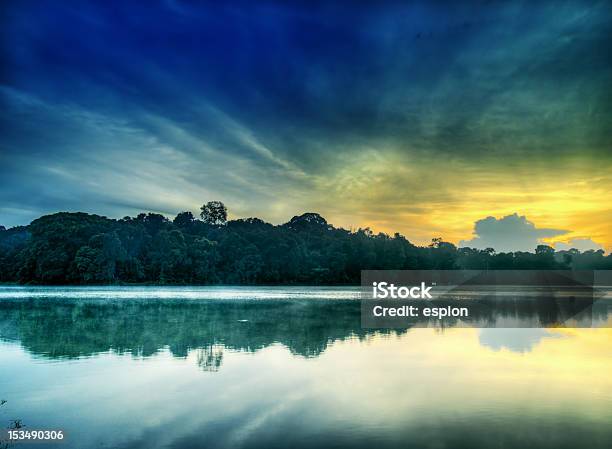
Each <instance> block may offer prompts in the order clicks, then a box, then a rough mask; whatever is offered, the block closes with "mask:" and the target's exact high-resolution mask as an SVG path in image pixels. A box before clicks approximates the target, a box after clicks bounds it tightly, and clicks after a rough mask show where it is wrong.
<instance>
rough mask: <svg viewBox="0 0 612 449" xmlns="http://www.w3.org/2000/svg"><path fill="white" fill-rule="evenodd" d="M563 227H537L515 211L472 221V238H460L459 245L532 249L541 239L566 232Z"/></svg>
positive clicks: (520, 249)
mask: <svg viewBox="0 0 612 449" xmlns="http://www.w3.org/2000/svg"><path fill="white" fill-rule="evenodd" d="M568 232H569V231H566V230H563V229H549V228H542V229H538V228H537V227H536V226H535V225H534V224H533V223H532V222H531V221H529V220H527V217H525V216H519V215H518V214H517V213H514V214H512V215H507V216H505V217H503V218H499V219H497V218H495V217H487V218H483V219H482V220H478V221H477V222H476V223H474V238H473V239H472V240H467V241H465V240H462V241H461V242H459V246H461V247H466V246H467V247H470V248H479V249H485V248H494V249H495V250H496V251H500V252H501V251H505V252H508V251H534V250H535V248H536V246H538V245H540V244H542V239H544V238H550V237H556V236H558V235H563V234H567V233H568Z"/></svg>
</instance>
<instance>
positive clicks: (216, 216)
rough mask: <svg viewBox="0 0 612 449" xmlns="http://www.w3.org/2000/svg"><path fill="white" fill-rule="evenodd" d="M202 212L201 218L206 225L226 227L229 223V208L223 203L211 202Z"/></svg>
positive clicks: (202, 208) (204, 206) (203, 207)
mask: <svg viewBox="0 0 612 449" xmlns="http://www.w3.org/2000/svg"><path fill="white" fill-rule="evenodd" d="M200 210H201V212H200V217H202V221H203V222H204V223H206V224H210V225H224V224H225V223H226V222H227V208H226V207H225V204H223V203H222V202H221V201H209V202H208V203H206V204H204V205H203V206H202V207H201V208H200Z"/></svg>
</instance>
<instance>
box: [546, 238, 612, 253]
mask: <svg viewBox="0 0 612 449" xmlns="http://www.w3.org/2000/svg"><path fill="white" fill-rule="evenodd" d="M554 246H555V249H556V250H557V251H562V250H568V249H572V248H575V249H577V250H579V251H588V250H590V249H592V250H595V251H597V250H599V249H604V247H603V246H602V245H600V244H599V243H597V242H595V241H593V240H591V239H589V238H577V239H571V240H569V241H568V242H556V243H555V245H554Z"/></svg>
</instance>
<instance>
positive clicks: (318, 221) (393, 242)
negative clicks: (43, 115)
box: [0, 201, 612, 284]
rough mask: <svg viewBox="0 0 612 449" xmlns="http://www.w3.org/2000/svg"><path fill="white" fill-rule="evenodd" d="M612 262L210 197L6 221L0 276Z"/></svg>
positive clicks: (246, 280) (77, 279)
mask: <svg viewBox="0 0 612 449" xmlns="http://www.w3.org/2000/svg"><path fill="white" fill-rule="evenodd" d="M369 269H371V270H374V269H376V270H390V269H437V270H450V269H491V270H493V269H496V270H499V269H599V270H604V269H612V256H611V255H607V256H605V255H604V252H603V251H601V250H599V251H592V250H591V251H585V252H580V251H578V250H576V249H572V250H568V251H555V250H554V249H553V248H552V247H550V246H547V245H539V246H538V247H537V248H535V252H533V253H531V252H500V253H498V252H496V251H495V250H494V249H492V248H488V249H485V250H481V249H475V248H457V247H456V246H455V245H453V244H452V243H449V242H445V241H443V240H442V239H440V238H436V239H433V240H432V242H431V244H430V245H428V246H416V245H414V244H412V243H411V242H409V241H408V240H407V239H406V238H405V237H404V236H402V235H401V234H399V233H396V234H394V235H393V236H390V235H387V234H384V233H378V234H375V233H373V232H372V231H371V230H370V229H368V228H366V229H359V230H357V231H349V230H346V229H342V228H336V227H334V226H333V225H331V224H329V223H328V222H327V221H326V220H325V219H324V218H323V217H321V216H320V215H319V214H316V213H305V214H303V215H299V216H295V217H293V218H292V219H291V220H289V222H287V223H284V224H282V225H272V224H270V223H266V222H264V221H262V220H260V219H258V218H245V219H237V220H229V221H228V220H227V209H226V208H225V206H224V205H223V203H221V202H218V201H211V202H209V203H207V204H205V205H203V206H202V208H201V213H200V216H199V218H196V217H195V216H194V215H193V214H192V213H191V212H181V213H179V214H178V215H177V216H176V217H175V218H174V219H173V220H169V219H168V218H166V217H165V216H163V215H160V214H156V213H147V214H145V213H141V214H139V215H138V216H136V217H124V218H122V219H119V220H116V219H111V218H107V217H103V216H99V215H93V214H86V213H82V212H77V213H69V212H59V213H56V214H52V215H45V216H42V217H40V218H38V219H36V220H34V221H33V222H32V223H31V224H29V225H28V226H16V227H13V228H10V229H5V228H4V227H0V282H18V283H22V284H112V283H154V284H358V283H359V282H360V272H361V270H369Z"/></svg>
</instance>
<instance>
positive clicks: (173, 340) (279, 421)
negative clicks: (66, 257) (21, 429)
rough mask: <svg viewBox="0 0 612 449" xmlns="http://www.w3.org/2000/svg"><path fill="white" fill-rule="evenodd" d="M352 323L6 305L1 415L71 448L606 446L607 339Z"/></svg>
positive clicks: (348, 304)
mask: <svg viewBox="0 0 612 449" xmlns="http://www.w3.org/2000/svg"><path fill="white" fill-rule="evenodd" d="M226 299H227V298H226ZM359 313H360V308H359V303H358V302H357V303H356V302H355V301H352V300H347V299H337V300H334V301H312V300H308V299H306V298H293V299H291V300H286V301H278V300H273V301H272V300H266V299H263V298H262V299H260V300H258V301H250V302H249V301H247V300H229V299H228V300H219V299H217V300H214V301H207V300H203V299H198V300H195V301H194V300H193V299H185V298H182V299H176V298H174V299H172V298H166V299H164V300H163V301H158V300H155V299H153V298H150V299H148V300H144V299H143V298H141V299H129V298H123V299H112V300H104V299H101V298H96V299H91V298H90V299H80V300H79V299H76V298H73V299H61V298H57V297H55V298H52V297H37V298H26V297H24V298H12V299H10V298H6V297H5V298H3V299H1V300H0V336H1V337H2V339H3V340H4V341H3V342H0V366H1V369H0V398H2V399H7V400H8V402H7V404H5V406H3V410H0V412H1V413H0V418H1V419H2V420H6V421H8V420H9V419H14V418H19V419H23V422H24V423H25V424H26V425H27V426H29V427H30V428H37V427H45V428H63V429H66V431H67V434H68V435H69V438H68V439H67V440H66V441H65V442H64V443H62V444H61V445H58V446H57V447H62V448H64V449H67V448H70V449H73V448H74V449H76V448H79V449H81V448H85V449H87V448H94V447H96V448H98V447H109V448H110V447H112V448H187V449H190V448H194V449H195V448H235V447H238V448H281V447H282V448H286V447H292V448H314V447H339V448H343V447H357V448H369V447H381V448H395V447H419V448H420V447H423V448H455V447H457V448H475V449H479V448H491V447H500V448H504V447H508V448H514V447H521V448H540V447H543V448H568V449H569V448H572V449H574V448H576V447H589V448H605V447H609V445H610V441H612V429H611V428H610V426H609V423H610V422H611V420H612V377H611V376H610V375H609V373H610V372H612V347H611V346H610V342H611V341H612V330H611V329H539V330H537V329H536V330H533V329H511V330H507V329H458V328H455V329H410V330H404V331H379V330H363V329H361V326H360V316H359ZM7 407H8V408H7ZM23 447H27V446H23ZM34 447H38V446H34ZM47 447H53V446H52V445H49V446H47Z"/></svg>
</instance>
